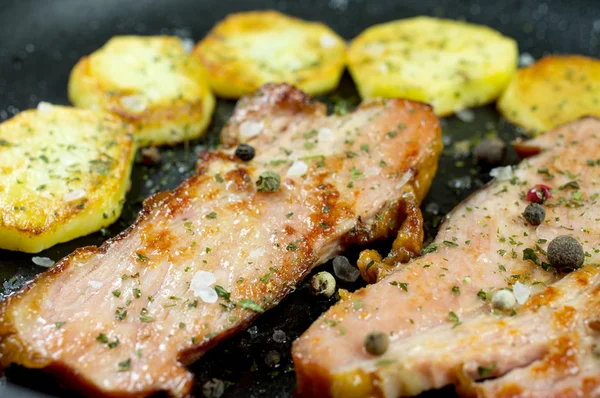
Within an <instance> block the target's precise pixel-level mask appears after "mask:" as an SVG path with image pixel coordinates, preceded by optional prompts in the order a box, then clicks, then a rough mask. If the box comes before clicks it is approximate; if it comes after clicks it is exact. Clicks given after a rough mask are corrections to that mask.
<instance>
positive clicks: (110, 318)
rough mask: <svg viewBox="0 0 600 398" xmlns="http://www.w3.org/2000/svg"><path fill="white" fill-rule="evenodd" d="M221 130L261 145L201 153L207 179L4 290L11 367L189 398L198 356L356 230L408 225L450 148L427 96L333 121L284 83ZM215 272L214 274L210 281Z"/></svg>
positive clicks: (102, 386) (5, 354)
mask: <svg viewBox="0 0 600 398" xmlns="http://www.w3.org/2000/svg"><path fill="white" fill-rule="evenodd" d="M389 132H395V134H388V133H389ZM249 133H251V134H249ZM223 135H224V136H225V137H228V139H227V140H229V142H230V143H235V142H237V141H238V140H240V139H241V137H242V136H243V138H244V140H245V141H246V142H248V143H249V144H251V145H252V146H253V147H254V148H255V149H256V157H255V158H254V159H253V160H252V161H250V162H242V161H240V160H239V159H237V158H236V157H235V156H234V153H233V149H226V148H220V149H217V150H214V151H210V152H204V153H201V154H200V159H199V162H198V175H196V176H194V177H192V178H190V179H188V180H186V181H184V182H183V183H182V184H181V185H180V186H179V187H178V188H176V189H175V190H173V191H168V192H164V193H161V194H157V195H155V196H154V197H152V198H150V199H148V200H147V201H146V202H145V203H144V210H143V211H142V213H141V214H140V216H139V217H138V219H137V220H136V222H135V224H134V225H133V226H131V227H130V228H129V229H128V230H126V231H124V232H123V233H122V234H120V235H119V236H118V237H116V238H114V239H111V240H109V241H107V242H105V243H104V244H103V245H102V246H101V247H99V248H95V247H89V248H83V249H79V250H77V251H76V252H75V253H73V254H72V255H70V256H68V257H66V258H64V259H63V260H61V261H60V262H59V263H58V264H57V265H56V266H55V267H54V268H53V269H51V270H50V271H48V272H46V273H44V274H42V275H40V276H39V277H37V278H36V279H35V280H34V281H33V282H32V283H31V284H29V285H28V286H27V287H25V288H24V289H23V290H22V291H21V292H19V293H18V294H15V295H13V296H11V297H9V298H8V299H6V300H5V301H3V302H2V304H1V307H0V354H1V356H0V360H1V362H2V365H3V366H7V365H8V364H10V363H18V364H21V365H23V366H26V367H37V368H45V369H47V370H49V371H52V372H54V373H55V374H57V376H58V377H60V378H61V379H62V381H63V382H64V383H65V384H67V385H70V386H73V387H75V388H78V389H81V390H82V391H84V392H85V393H86V394H92V395H103V396H112V397H142V396H147V395H150V394H152V393H154V392H157V391H167V392H168V393H169V395H171V396H175V397H184V396H188V395H189V394H190V391H191V387H192V381H193V380H192V375H191V374H190V373H189V372H188V371H187V370H186V369H185V368H184V365H185V364H187V363H189V362H192V361H194V360H196V359H198V358H199V357H200V356H201V355H202V354H203V353H204V352H205V351H206V350H207V349H208V348H210V347H212V346H213V345H214V344H217V343H218V342H219V341H220V340H222V339H224V338H226V337H227V336H229V335H231V334H233V333H235V332H236V331H238V330H240V329H242V328H244V327H246V326H247V325H248V324H249V323H250V322H252V320H253V319H254V318H255V317H256V316H257V315H258V314H259V313H260V312H262V311H263V310H267V309H269V308H271V307H272V306H274V305H276V303H277V302H279V301H280V300H281V299H282V298H283V297H284V296H285V295H286V294H287V292H288V291H289V289H290V288H291V286H293V285H295V284H297V283H298V282H299V281H300V280H301V279H302V278H303V277H304V276H305V275H306V274H307V273H309V272H310V270H311V268H312V267H314V266H316V265H319V264H321V263H323V262H325V261H327V260H328V259H330V258H331V257H332V256H334V255H335V254H337V253H339V252H340V251H341V250H343V249H344V247H345V246H346V245H347V244H349V242H351V240H352V239H351V238H352V236H353V235H355V234H356V231H357V230H358V229H357V228H358V227H360V236H361V240H360V242H363V243H366V242H369V241H372V240H376V239H382V238H385V237H387V236H389V235H390V234H391V233H393V231H395V230H397V229H398V228H399V225H400V222H401V221H402V219H403V218H405V215H403V214H401V213H402V209H403V208H404V206H403V205H402V202H403V201H404V199H403V194H404V193H407V192H422V191H423V190H424V189H426V188H425V187H428V186H429V184H430V179H431V177H432V176H433V174H434V173H435V167H436V166H437V159H438V157H439V154H440V151H441V132H440V126H439V122H438V120H437V118H436V117H435V116H434V115H433V113H432V112H431V108H430V107H429V106H427V105H423V104H419V103H415V102H411V101H407V100H400V99H394V100H387V101H385V100H381V101H376V102H372V103H369V104H365V105H362V106H360V107H359V108H358V109H357V110H355V111H353V112H351V113H349V114H347V115H345V116H329V117H328V116H327V115H326V112H325V108H324V106H322V105H319V104H311V103H309V101H308V99H307V98H306V97H305V95H303V94H302V93H299V92H297V91H296V90H295V89H293V88H292V87H290V86H287V85H283V86H278V85H268V86H265V87H264V88H263V89H262V90H261V92H260V93H259V94H258V95H256V96H252V97H248V98H245V99H244V100H243V101H241V102H240V105H239V106H238V107H237V108H236V110H235V112H234V115H233V117H232V120H231V122H230V123H229V124H228V125H227V126H226V128H225V129H224V131H223ZM227 140H226V141H227ZM345 143H346V144H345ZM365 145H367V146H368V148H367V146H365ZM265 170H270V171H273V172H276V173H278V174H279V175H280V176H281V186H280V188H279V190H278V191H277V192H257V189H256V185H255V181H256V180H257V179H258V176H259V175H260V174H261V173H262V172H264V171H265ZM294 170H296V171H294ZM298 170H300V171H298ZM423 176H429V177H428V178H425V177H423ZM417 184H421V185H419V186H416V185H417ZM417 196H418V197H421V196H422V193H421V194H418V195H417ZM380 214H384V216H382V217H379V216H378V215H380ZM202 272H206V273H210V274H212V275H213V276H214V278H215V279H216V282H215V283H214V284H210V286H209V287H206V286H205V287H204V290H203V287H202V286H203V285H202V284H200V285H199V284H198V282H197V281H196V279H198V278H199V277H202V275H205V274H203V273H202ZM215 285H219V286H221V287H222V288H223V289H224V290H225V291H226V292H227V294H226V295H225V294H223V293H222V294H221V297H219V298H218V300H217V302H214V303H213V302H211V300H208V299H204V298H203V297H206V296H203V295H202V293H201V291H204V293H203V294H206V289H208V290H210V291H211V292H214V291H213V290H211V289H213V288H214V287H215ZM199 292H200V293H199ZM223 306H224V307H223ZM224 308H225V309H224ZM125 311H126V312H125ZM102 335H104V338H103V337H102ZM117 338H118V339H119V345H118V346H117V347H114V348H109V347H108V346H107V342H113V341H115V339H117ZM105 341H106V342H105Z"/></svg>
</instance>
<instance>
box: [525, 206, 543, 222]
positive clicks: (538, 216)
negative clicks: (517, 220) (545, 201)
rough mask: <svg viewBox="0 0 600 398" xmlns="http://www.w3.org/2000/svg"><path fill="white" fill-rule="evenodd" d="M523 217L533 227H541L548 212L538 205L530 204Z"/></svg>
mask: <svg viewBox="0 0 600 398" xmlns="http://www.w3.org/2000/svg"><path fill="white" fill-rule="evenodd" d="M523 217H524V218H525V219H526V220H527V222H529V223H530V224H531V225H540V224H541V223H543V222H544V219H545V218H546V210H544V208H543V207H542V206H540V205H539V204H537V203H530V204H528V205H527V207H526V208H525V211H524V212H523Z"/></svg>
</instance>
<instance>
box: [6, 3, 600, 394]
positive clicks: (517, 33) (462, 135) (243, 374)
mask: <svg viewBox="0 0 600 398" xmlns="http://www.w3.org/2000/svg"><path fill="white" fill-rule="evenodd" d="M269 8H270V9H277V10H280V11H282V12H285V13H288V14H291V15H295V16H298V17H301V18H305V19H309V20H321V21H323V22H325V23H326V24H328V25H329V26H330V27H332V28H333V29H334V30H335V31H337V32H338V33H339V34H340V35H342V36H343V37H345V38H346V39H351V38H353V37H355V36H356V35H357V34H359V33H360V32H361V31H362V30H363V29H365V28H367V27H368V26H370V25H373V24H377V23H381V22H385V21H390V20H393V19H398V18H405V17H411V16H416V15H432V16H439V17H447V18H453V19H465V20H467V21H470V22H475V23H480V24H485V25H489V26H491V27H493V28H495V29H497V30H499V31H501V32H502V33H504V34H506V35H508V36H511V37H513V38H515V39H516V40H517V41H518V42H519V49H520V52H521V53H522V54H523V53H526V54H530V55H531V56H533V57H534V58H536V59H538V58H540V57H541V56H543V55H544V54H547V53H574V54H583V55H590V56H594V57H598V56H599V55H600V1H598V0H570V1H568V2H562V1H560V0H551V1H550V0H547V1H544V2H538V1H535V0H523V1H520V0H496V1H486V0H479V1H477V0H473V1H467V0H453V1H440V0H438V1H436V0H403V1H391V0H379V1H375V0H324V1H316V0H301V1H300V0H296V1H293V0H287V1H286V0H282V1H276V0H261V1H244V0H143V1H142V0H135V1H125V0H96V1H92V0H2V11H0V120H5V119H7V118H10V117H12V116H14V115H15V114H16V113H17V112H19V111H20V110H24V109H27V108H33V107H35V106H36V105H37V103H38V102H39V101H42V100H43V101H48V102H52V103H56V104H68V101H67V95H66V87H67V80H68V76H69V72H70V70H71V68H72V67H73V65H74V64H75V62H76V61H77V60H78V59H79V58H80V57H81V56H83V55H86V54H89V53H91V52H92V51H94V50H96V49H97V48H99V47H100V46H102V45H103V44H104V43H105V42H106V41H107V40H108V39H109V38H111V37H112V36H114V35H123V34H142V35H153V34H174V35H179V36H182V37H187V38H192V39H194V40H199V39H200V38H202V37H203V36H204V35H205V34H206V33H207V32H208V30H209V29H210V28H211V27H212V26H213V24H214V23H215V22H216V21H218V20H220V19H222V18H223V17H224V16H225V15H227V14H228V13H232V12H236V11H242V10H251V9H269ZM522 58H523V59H524V58H526V57H522ZM340 98H342V99H344V100H347V101H348V102H349V103H351V104H356V103H357V102H358V96H357V94H356V90H355V88H354V85H353V84H352V81H351V79H350V78H349V76H348V75H347V74H346V75H344V77H343V79H342V82H341V84H340V87H339V88H338V90H337V91H336V92H335V93H332V94H331V95H328V96H324V97H322V98H320V99H321V100H325V101H326V102H328V103H329V104H330V105H331V103H332V101H336V100H339V99H340ZM233 105H234V102H232V101H223V100H220V101H219V102H218V106H217V110H216V113H215V116H214V120H213V123H212V125H211V127H210V129H209V131H208V132H207V134H206V135H205V136H204V137H203V138H202V139H200V140H197V141H192V142H189V143H186V144H182V145H179V146H177V147H173V148H168V149H162V150H161V152H162V163H161V164H160V165H158V166H144V165H143V164H141V163H137V164H136V165H135V167H134V172H133V175H132V188H131V191H130V192H129V193H128V195H127V203H126V206H125V209H124V212H123V216H122V217H121V219H120V220H119V221H118V222H117V223H115V224H114V225H113V226H111V227H110V228H108V229H106V230H103V231H101V232H98V233H95V234H92V235H90V236H87V237H83V238H80V239H77V240H74V241H72V242H68V243H65V244H61V245H57V246H55V247H53V248H51V249H48V250H46V251H45V252H42V253H41V254H39V255H40V256H47V257H50V258H51V259H53V260H58V259H60V258H61V257H63V256H64V255H66V254H68V253H70V252H71V251H72V250H74V249H75V248H77V247H81V246H85V245H97V244H100V243H101V242H102V241H103V240H105V239H107V238H108V237H110V236H112V235H115V234H117V233H118V232H120V231H121V230H123V229H124V228H125V227H126V226H128V225H129V224H130V223H131V222H132V221H133V219H134V217H135V214H136V213H137V211H139V209H140V208H141V202H142V200H143V199H144V198H146V197H148V196H149V195H150V194H152V193H154V192H157V191H160V190H164V189H169V188H173V187H175V186H177V185H178V184H179V183H180V182H181V181H182V180H183V179H184V178H186V177H188V176H190V175H191V174H192V173H193V165H194V163H195V160H196V153H197V152H198V151H199V150H201V149H204V148H206V147H213V146H215V145H217V144H218V135H219V131H220V129H221V128H222V126H223V124H224V122H225V121H226V120H227V119H228V117H229V115H230V114H231V110H232V108H233ZM466 116H471V115H466ZM473 116H474V119H473V120H472V121H471V120H470V118H469V117H465V115H463V117H462V118H461V119H462V120H461V119H459V118H457V117H450V118H447V119H444V120H443V121H442V126H443V131H444V143H445V144H446V149H445V150H444V153H443V155H442V158H441V161H440V162H441V163H440V169H439V172H438V175H437V176H436V178H435V180H434V182H433V187H432V190H431V192H430V194H429V196H428V197H427V199H426V200H425V202H424V203H423V209H424V215H425V218H426V232H427V236H428V238H431V237H432V236H433V235H434V234H435V231H436V227H437V224H438V223H439V221H440V219H441V217H442V216H443V215H444V214H445V213H447V212H448V211H449V210H450V209H452V208H453V207H454V206H455V205H456V204H458V202H460V201H461V200H462V199H463V198H464V197H466V196H467V195H468V194H470V193H471V192H472V191H473V190H475V189H477V188H478V187H480V186H482V185H483V184H484V183H485V182H487V181H488V180H489V176H488V172H489V170H485V169H481V168H478V167H476V166H475V165H474V164H473V161H472V159H471V158H470V157H469V156H467V157H466V158H464V157H463V156H464V154H460V153H457V152H456V151H453V149H452V148H453V144H454V143H456V142H458V141H461V140H474V139H477V138H481V137H482V136H483V135H485V134H486V133H490V132H496V133H497V134H498V136H499V137H501V138H502V139H503V140H504V141H505V142H510V141H511V140H513V139H515V138H516V137H518V136H519V135H520V132H519V131H518V129H516V128H515V127H513V126H511V125H510V124H509V123H507V122H506V121H504V120H502V119H501V118H500V116H499V115H498V113H497V112H496V111H495V109H494V107H493V106H486V107H481V108H478V109H476V110H475V111H474V113H473ZM514 162H516V157H515V156H514V153H512V152H509V156H508V158H507V160H506V161H505V163H514ZM375 247H376V248H378V249H380V250H382V251H386V250H388V249H389V247H390V246H389V242H381V243H378V244H376V245H375ZM357 253H358V249H351V250H350V251H349V252H348V253H347V255H348V257H349V258H350V259H351V261H354V260H355V259H356V256H357ZM31 258H32V255H30V254H22V253H13V252H8V251H1V250H0V278H1V279H2V282H3V284H2V287H1V289H0V292H1V294H2V295H6V294H10V293H11V292H13V291H15V290H16V289H18V288H19V287H20V286H22V285H23V284H24V283H27V281H29V280H31V279H32V278H33V277H34V276H35V275H36V274H38V273H39V272H42V271H43V270H44V269H43V268H41V267H38V266H36V265H34V264H33V263H32V261H31ZM320 269H328V270H329V271H331V264H326V265H324V266H323V267H321V268H320ZM340 287H343V288H346V289H349V290H355V289H357V288H359V287H361V284H360V282H357V283H354V284H348V283H341V284H340ZM334 302H335V299H330V300H322V299H317V298H315V297H312V296H311V295H310V293H309V290H308V288H307V283H306V282H303V283H302V284H300V285H299V286H298V287H297V289H296V291H295V292H293V293H292V294H290V295H289V296H288V297H287V298H286V299H285V300H283V301H282V302H281V304H280V305H279V306H277V307H276V308H274V309H272V310H270V311H268V313H266V314H264V315H263V316H261V317H260V318H259V319H258V321H256V322H255V323H254V325H253V326H252V327H250V328H249V329H247V330H246V331H244V332H242V333H240V334H239V335H237V336H236V337H233V338H231V339H229V340H228V341H226V342H223V343H221V344H220V345H219V346H217V347H216V348H214V349H213V350H211V351H210V352H208V353H207V354H206V355H205V356H204V357H203V358H201V359H200V360H199V361H198V362H196V363H195V364H193V365H192V366H191V370H192V371H193V372H194V373H195V375H196V386H195V393H196V395H197V396H199V397H201V396H203V392H202V386H203V384H204V383H205V382H206V381H208V380H210V379H211V378H218V379H220V380H222V381H223V382H224V385H225V393H224V395H223V396H224V397H258V396H260V397H289V396H291V395H292V392H293V390H294V387H295V379H294V372H293V367H292V362H291V358H290V347H291V342H292V341H293V340H294V339H295V338H296V337H298V336H299V335H300V334H301V333H302V332H303V331H304V330H306V328H307V327H308V326H309V325H310V324H311V323H312V321H314V320H315V319H316V318H317V317H318V316H319V315H320V314H321V313H322V312H323V311H324V310H325V309H327V308H328V307H329V306H330V305H332V304H333V303H334ZM275 330H281V331H283V332H284V333H285V339H283V340H282V339H280V338H278V339H276V340H274V339H273V332H274V331H275ZM279 335H280V334H279ZM340 349H342V347H340ZM450 392H451V391H450V390H445V391H441V392H433V393H430V394H428V395H432V396H433V395H438V396H439V395H444V396H448V393H450ZM48 395H50V396H60V397H76V396H78V395H77V394H75V393H73V392H70V391H67V390H64V389H61V388H60V386H59V385H58V384H56V382H54V380H53V379H52V378H50V377H48V376H46V375H45V374H44V373H43V372H41V371H31V370H25V369H22V368H18V367H11V368H9V369H8V370H7V372H6V377H5V378H4V379H2V381H0V396H2V397H28V398H29V397H42V396H48Z"/></svg>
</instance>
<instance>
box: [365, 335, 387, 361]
mask: <svg viewBox="0 0 600 398" xmlns="http://www.w3.org/2000/svg"><path fill="white" fill-rule="evenodd" d="M389 344H390V340H389V338H388V336H387V334H385V333H383V332H371V333H369V334H367V337H365V350H367V352H368V353H369V354H371V355H383V354H384V353H385V352H386V351H387V348H388V345H389Z"/></svg>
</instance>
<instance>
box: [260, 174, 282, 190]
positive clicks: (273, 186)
mask: <svg viewBox="0 0 600 398" xmlns="http://www.w3.org/2000/svg"><path fill="white" fill-rule="evenodd" d="M280 185H281V177H279V174H277V173H275V172H274V171H265V172H263V173H262V174H261V175H260V176H259V177H258V180H256V189H257V190H258V192H276V191H277V190H279V186H280Z"/></svg>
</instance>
